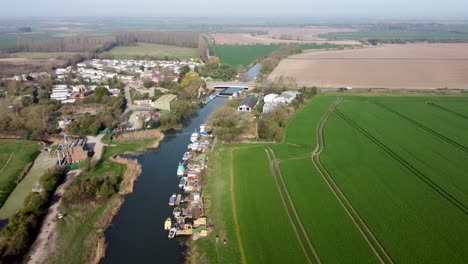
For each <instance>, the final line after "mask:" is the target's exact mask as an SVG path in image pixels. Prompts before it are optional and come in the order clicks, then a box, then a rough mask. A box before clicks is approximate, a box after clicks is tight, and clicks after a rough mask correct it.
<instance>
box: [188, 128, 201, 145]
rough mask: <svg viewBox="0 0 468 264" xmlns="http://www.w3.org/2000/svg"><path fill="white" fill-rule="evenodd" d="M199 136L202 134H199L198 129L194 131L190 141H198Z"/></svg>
mask: <svg viewBox="0 0 468 264" xmlns="http://www.w3.org/2000/svg"><path fill="white" fill-rule="evenodd" d="M199 136H200V134H198V133H197V131H195V132H193V133H192V135H191V136H190V141H191V142H192V143H193V142H197V141H198V137H199Z"/></svg>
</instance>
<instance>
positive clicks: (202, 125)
mask: <svg viewBox="0 0 468 264" xmlns="http://www.w3.org/2000/svg"><path fill="white" fill-rule="evenodd" d="M205 127H206V125H205V124H201V125H200V133H203V132H205Z"/></svg>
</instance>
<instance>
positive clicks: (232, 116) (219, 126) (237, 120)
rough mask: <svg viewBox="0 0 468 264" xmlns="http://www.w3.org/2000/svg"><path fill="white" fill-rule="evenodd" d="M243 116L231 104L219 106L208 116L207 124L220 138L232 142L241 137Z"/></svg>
mask: <svg viewBox="0 0 468 264" xmlns="http://www.w3.org/2000/svg"><path fill="white" fill-rule="evenodd" d="M241 119H242V118H241V116H240V114H239V112H237V111H236V110H235V109H234V108H233V107H231V106H230V105H225V106H222V107H219V108H218V109H216V110H215V111H213V113H212V114H211V115H210V117H209V118H208V122H207V126H208V127H209V128H210V130H211V132H212V133H213V135H214V136H215V137H217V138H219V139H220V140H223V141H228V142H232V141H235V140H237V139H238V138H239V136H240V135H241V132H242V130H243V124H242V122H241Z"/></svg>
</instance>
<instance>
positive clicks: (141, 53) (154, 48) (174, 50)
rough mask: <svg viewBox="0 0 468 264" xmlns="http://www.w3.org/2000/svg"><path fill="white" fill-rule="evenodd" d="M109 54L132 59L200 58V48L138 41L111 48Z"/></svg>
mask: <svg viewBox="0 0 468 264" xmlns="http://www.w3.org/2000/svg"><path fill="white" fill-rule="evenodd" d="M105 54H109V55H111V56H113V57H115V58H117V59H132V58H142V57H146V56H148V57H158V58H162V57H166V56H167V57H170V58H180V59H190V58H198V49H196V48H194V49H193V48H184V47H177V46H168V45H159V44H148V43H138V45H136V46H120V47H116V48H113V49H111V50H110V51H109V52H107V53H105Z"/></svg>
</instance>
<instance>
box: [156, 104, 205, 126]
mask: <svg viewBox="0 0 468 264" xmlns="http://www.w3.org/2000/svg"><path fill="white" fill-rule="evenodd" d="M197 109H198V104H194V103H192V102H191V101H188V100H180V99H178V100H176V101H175V102H174V103H172V107H171V111H169V112H164V113H162V114H161V118H160V125H161V129H162V130H170V129H179V128H181V126H182V124H183V122H184V121H187V120H188V119H189V118H190V116H192V115H193V113H195V111H196V110H197Z"/></svg>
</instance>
